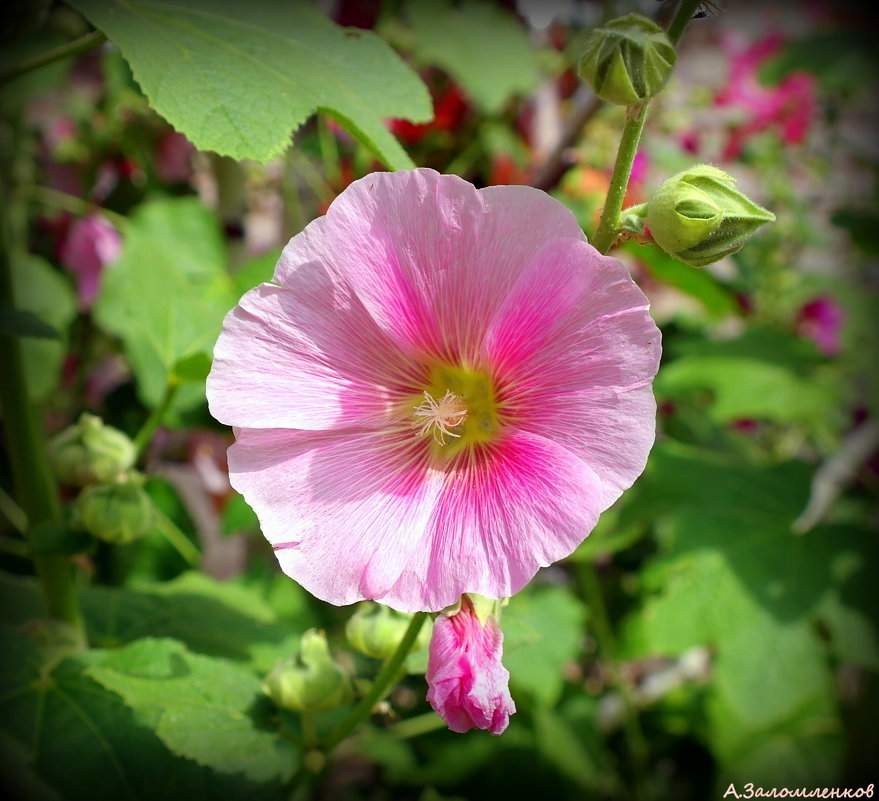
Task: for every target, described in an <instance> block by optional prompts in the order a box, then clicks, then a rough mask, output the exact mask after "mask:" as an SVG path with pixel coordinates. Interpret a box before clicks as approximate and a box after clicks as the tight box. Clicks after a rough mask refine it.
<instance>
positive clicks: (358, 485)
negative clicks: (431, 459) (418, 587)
mask: <svg viewBox="0 0 879 801" xmlns="http://www.w3.org/2000/svg"><path fill="white" fill-rule="evenodd" d="M236 438H237V441H236V443H235V444H234V445H233V446H232V447H231V448H230V449H229V472H230V476H231V478H232V485H233V486H234V487H235V489H236V490H238V491H239V492H240V493H241V494H242V495H244V497H245V498H247V502H248V503H249V504H250V505H251V506H252V507H253V510H254V511H255V512H256V514H257V517H258V518H259V521H260V524H261V526H262V531H263V534H264V535H265V537H266V538H267V539H268V540H269V542H271V543H272V545H273V547H274V548H275V552H276V554H277V557H278V561H279V562H280V564H281V568H282V569H283V570H284V572H285V573H287V574H288V575H289V576H290V577H291V578H294V579H296V581H298V582H299V583H300V584H302V586H304V587H305V588H306V589H307V590H308V591H309V592H311V593H312V594H313V595H316V596H317V597H318V598H321V599H323V600H325V601H328V602H329V603H332V604H336V605H343V604H350V603H354V602H355V601H360V600H363V599H364V598H367V599H375V600H381V599H382V598H383V597H384V596H385V595H386V594H387V592H388V590H389V588H390V587H391V586H392V585H393V584H394V583H396V582H397V581H398V579H399V577H400V575H401V574H402V573H403V572H404V571H405V570H406V569H407V564H408V562H409V560H410V559H411V558H412V551H413V550H414V549H415V548H416V547H418V544H419V543H420V541H421V539H422V538H423V531H424V529H425V528H426V527H427V525H428V520H429V518H430V514H431V511H432V510H433V508H434V506H435V505H436V499H437V496H438V494H439V491H440V488H441V484H442V476H441V474H439V473H436V472H435V471H429V470H427V469H426V467H425V465H424V464H423V460H424V456H425V454H426V453H427V450H426V449H425V448H424V447H423V445H424V441H423V440H420V439H418V438H416V437H413V436H412V433H411V432H410V431H406V432H405V433H402V434H400V435H399V436H393V435H389V433H388V432H387V431H384V432H373V431H368V430H364V429H344V430H336V431H329V432H312V431H288V430H284V429H260V430H254V429H239V430H238V431H237V432H236ZM459 595H460V593H459ZM389 605H390V606H394V604H389ZM414 606H415V607H417V608H419V609H420V608H421V604H419V603H415V604H414ZM397 608H398V609H399V608H400V607H399V606H397ZM437 608H439V607H437Z"/></svg>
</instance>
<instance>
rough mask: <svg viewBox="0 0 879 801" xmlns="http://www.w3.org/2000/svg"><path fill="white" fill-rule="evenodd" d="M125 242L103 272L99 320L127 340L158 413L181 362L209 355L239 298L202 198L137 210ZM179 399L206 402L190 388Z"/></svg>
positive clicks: (200, 391)
mask: <svg viewBox="0 0 879 801" xmlns="http://www.w3.org/2000/svg"><path fill="white" fill-rule="evenodd" d="M124 242H125V244H124V247H123V250H122V253H121V255H120V256H119V259H118V260H117V261H116V263H115V264H114V266H113V268H112V269H110V270H107V271H106V272H105V273H104V279H103V285H102V287H101V294H100V297H99V298H98V302H97V304H96V306H95V310H94V313H95V318H96V320H97V321H98V323H99V325H101V326H102V327H103V328H105V329H106V330H108V331H110V332H112V333H114V334H117V335H118V336H119V337H121V339H122V341H123V343H124V345H125V350H126V354H127V355H128V358H129V360H130V362H131V366H132V369H133V370H134V374H135V376H136V377H137V381H138V388H139V391H140V394H141V397H142V399H143V400H144V402H145V403H146V404H148V405H149V406H155V405H156V404H158V403H159V401H160V399H161V398H162V394H163V392H164V390H165V386H166V384H167V383H168V381H169V379H170V378H171V376H172V375H173V374H174V368H175V366H176V365H177V364H178V363H180V362H184V360H186V359H191V357H193V356H194V355H196V354H201V353H203V354H210V352H211V349H212V347H213V344H214V342H215V340H216V338H217V336H218V334H219V333H220V326H221V324H222V322H223V317H224V316H225V314H226V312H227V311H228V310H229V309H230V308H231V307H232V306H234V305H235V302H236V300H237V299H238V295H237V294H236V292H235V290H234V288H233V283H232V280H231V278H230V277H229V274H228V273H227V271H226V253H225V249H224V245H223V240H222V238H221V235H220V228H219V224H218V223H217V220H216V218H215V217H214V216H213V215H212V214H211V213H210V212H209V211H208V210H207V209H206V208H204V207H203V206H202V205H201V204H200V203H199V202H198V200H196V199H195V198H180V199H175V200H156V201H152V202H149V203H145V204H143V205H142V206H140V207H138V209H137V210H136V211H135V212H134V214H133V215H132V216H131V219H130V223H129V225H127V226H126V228H125V231H124ZM185 363H186V362H184V364H185ZM179 396H182V400H181V404H180V405H184V406H187V405H188V406H192V405H195V404H196V403H198V402H200V401H202V400H203V399H204V388H203V386H202V385H201V384H198V383H195V384H192V385H187V386H183V387H181V390H180V393H179Z"/></svg>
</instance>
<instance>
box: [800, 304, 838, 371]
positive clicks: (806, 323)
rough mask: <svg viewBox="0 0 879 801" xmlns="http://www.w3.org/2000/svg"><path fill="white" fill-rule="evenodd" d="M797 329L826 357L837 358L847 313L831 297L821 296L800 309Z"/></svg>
mask: <svg viewBox="0 0 879 801" xmlns="http://www.w3.org/2000/svg"><path fill="white" fill-rule="evenodd" d="M797 322H798V324H797V328H798V330H799V333H800V335H801V336H804V337H806V339H811V340H812V341H813V342H814V343H815V344H816V345H817V346H818V350H820V351H821V353H823V354H824V355H825V356H836V354H837V353H839V348H840V341H839V340H840V332H841V330H842V326H843V323H844V322H845V313H844V312H843V310H842V308H841V307H840V305H839V304H838V303H837V302H836V301H835V300H834V299H833V298H832V297H830V296H829V295H819V296H818V297H817V298H814V299H813V300H810V301H809V302H808V303H806V304H805V305H804V306H803V308H802V309H800V314H799V319H798V321H797Z"/></svg>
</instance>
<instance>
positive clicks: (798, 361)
mask: <svg viewBox="0 0 879 801" xmlns="http://www.w3.org/2000/svg"><path fill="white" fill-rule="evenodd" d="M675 351H676V352H677V353H679V354H680V355H679V356H678V358H675V359H673V360H671V361H669V363H668V364H667V365H665V366H664V367H663V369H662V370H661V371H660V373H659V375H658V376H657V378H656V383H655V388H656V393H657V397H658V398H659V399H661V400H694V399H695V400H696V401H697V402H698V401H699V399H700V397H701V396H702V395H704V392H705V391H706V390H707V391H708V392H709V393H710V401H709V402H708V404H709V405H708V407H707V413H708V416H709V417H710V419H711V420H713V421H714V422H716V423H726V422H730V421H733V420H737V419H743V418H755V419H760V420H770V421H773V422H777V423H800V424H806V425H812V426H814V427H815V428H816V429H822V430H823V429H825V428H827V427H828V426H832V425H833V424H834V421H835V418H836V415H837V410H838V407H839V399H840V389H839V386H838V377H837V376H836V375H835V374H834V373H832V372H830V371H829V370H827V369H826V368H825V367H824V366H822V364H821V360H820V355H819V354H818V352H817V350H816V349H815V347H814V345H813V344H812V343H811V342H806V341H804V340H802V339H799V338H796V337H791V336H787V335H783V334H778V333H774V332H770V331H761V330H759V329H756V330H752V331H749V332H747V333H746V334H745V335H743V336H742V337H740V338H738V339H733V340H725V341H710V340H704V339H703V340H693V341H690V342H685V343H682V344H679V345H678V346H677V347H673V348H672V352H673V353H672V355H674V352H675Z"/></svg>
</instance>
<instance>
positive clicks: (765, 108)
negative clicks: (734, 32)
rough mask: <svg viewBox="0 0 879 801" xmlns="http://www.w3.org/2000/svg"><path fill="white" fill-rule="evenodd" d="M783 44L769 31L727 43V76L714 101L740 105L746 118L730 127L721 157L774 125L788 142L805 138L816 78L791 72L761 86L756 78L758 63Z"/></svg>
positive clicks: (732, 153)
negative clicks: (747, 44) (741, 43)
mask: <svg viewBox="0 0 879 801" xmlns="http://www.w3.org/2000/svg"><path fill="white" fill-rule="evenodd" d="M782 44H783V40H782V38H781V36H780V35H778V34H770V35H768V36H766V37H764V38H763V39H761V40H760V41H758V42H755V43H754V44H753V45H751V46H750V47H746V48H742V47H741V46H739V45H736V44H735V43H732V42H729V43H727V50H728V51H729V52H730V53H731V55H732V65H731V69H730V80H729V83H728V84H727V86H726V87H725V88H724V89H723V90H722V91H721V92H719V93H718V95H717V96H716V98H715V103H716V104H717V105H719V106H733V107H738V108H740V109H743V110H744V111H745V113H746V115H747V118H746V119H745V120H744V121H743V122H742V123H741V124H738V125H736V126H734V127H733V128H732V130H731V131H730V135H729V139H728V140H727V142H726V145H725V147H724V151H723V158H725V159H734V158H737V157H738V156H739V154H740V153H741V151H742V148H743V147H744V145H745V143H746V142H747V140H748V139H750V138H751V137H752V136H753V135H754V134H756V133H759V132H760V131H764V130H766V129H768V128H775V129H776V130H777V131H778V132H779V135H780V137H781V140H782V141H783V142H785V143H788V144H794V143H796V142H802V141H803V139H805V137H806V133H807V131H808V128H809V123H810V122H811V120H812V118H813V116H814V114H815V109H816V106H817V100H816V92H817V89H816V85H815V79H814V78H813V77H812V76H811V75H809V74H808V73H805V72H794V73H791V74H790V75H787V76H785V78H784V79H783V80H782V81H781V83H779V84H778V85H777V86H764V85H763V84H761V83H760V80H759V70H760V67H761V66H762V65H763V63H764V62H766V61H767V60H769V59H770V58H771V57H772V56H773V55H775V54H776V53H777V52H778V51H779V50H780V49H781V46H782Z"/></svg>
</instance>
